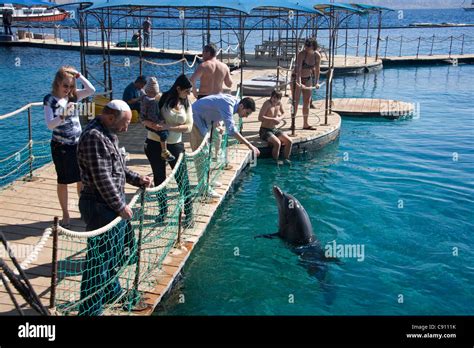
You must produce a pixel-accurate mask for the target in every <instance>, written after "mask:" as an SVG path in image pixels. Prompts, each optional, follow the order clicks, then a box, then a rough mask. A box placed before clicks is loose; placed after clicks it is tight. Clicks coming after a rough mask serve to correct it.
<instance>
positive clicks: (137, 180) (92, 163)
mask: <svg viewBox="0 0 474 348" xmlns="http://www.w3.org/2000/svg"><path fill="white" fill-rule="evenodd" d="M131 118H132V112H131V110H130V107H129V106H128V104H127V103H125V102H124V101H122V100H112V101H111V102H110V103H108V104H107V105H106V106H105V107H104V109H103V111H102V115H100V116H98V117H96V118H95V119H94V120H93V121H91V122H90V123H89V124H88V125H87V127H86V128H85V129H84V131H83V133H82V135H81V137H80V139H79V144H78V147H77V159H78V162H79V169H80V171H81V181H82V183H83V189H82V192H81V197H80V199H79V210H80V212H81V216H82V218H83V219H84V221H85V222H86V230H87V231H91V230H95V229H98V228H101V227H103V226H105V225H107V224H108V223H110V222H111V221H113V220H114V219H115V218H116V217H117V216H120V217H122V219H124V220H128V219H131V218H132V216H133V213H132V209H131V208H130V206H128V205H127V203H126V201H125V182H128V183H129V184H131V185H134V186H150V185H151V178H150V177H148V176H140V175H139V174H138V173H135V172H132V171H131V170H130V169H128V168H127V166H126V165H125V159H124V157H123V155H122V153H121V152H120V150H119V146H118V138H117V133H121V132H126V131H127V129H128V125H129V124H130V120H131ZM135 253H136V245H135V240H134V235H133V230H132V227H131V225H130V223H126V222H125V221H121V222H120V223H119V224H118V225H117V226H115V227H113V228H112V229H110V230H108V231H107V232H105V233H102V234H99V235H98V236H96V237H90V238H89V239H88V240H87V256H86V263H85V265H84V269H83V274H82V282H81V304H80V305H79V315H100V314H102V306H103V305H104V304H105V303H110V302H114V301H116V300H118V299H119V298H120V297H121V295H122V288H121V286H120V283H119V281H118V276H117V270H118V269H119V268H120V267H121V266H123V265H124V263H125V262H128V263H132V262H136V260H135V261H133V260H134V259H136V257H135V258H134V255H135Z"/></svg>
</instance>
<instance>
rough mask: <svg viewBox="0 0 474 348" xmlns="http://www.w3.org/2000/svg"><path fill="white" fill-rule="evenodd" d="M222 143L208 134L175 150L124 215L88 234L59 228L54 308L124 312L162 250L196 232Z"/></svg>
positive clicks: (221, 159) (153, 281)
mask: <svg viewBox="0 0 474 348" xmlns="http://www.w3.org/2000/svg"><path fill="white" fill-rule="evenodd" d="M221 138H222V139H221ZM227 144H228V140H227V135H223V136H222V137H221V136H219V134H218V132H213V137H212V141H210V140H209V137H206V138H205V139H204V141H203V143H202V144H201V146H200V148H198V149H197V150H196V151H195V152H193V153H184V154H182V155H180V157H179V159H178V162H177V163H176V166H175V167H174V169H173V171H172V172H171V174H170V175H169V176H168V177H167V179H166V180H165V181H164V182H163V183H162V184H161V185H160V186H158V187H156V188H150V189H145V190H143V189H140V190H139V191H138V193H137V194H136V195H135V196H134V197H133V199H132V201H131V203H130V205H131V207H132V210H133V212H134V214H133V218H132V219H131V220H129V221H124V220H122V219H120V218H116V219H115V220H114V221H112V222H111V223H110V224H109V225H107V226H104V227H103V228H101V229H99V230H96V231H90V232H72V231H68V230H65V229H63V228H62V227H58V232H59V233H58V242H57V277H56V284H57V285H56V290H55V292H54V297H55V300H54V305H55V308H56V311H58V312H59V314H62V315H113V314H124V313H126V314H127V313H128V314H130V313H131V311H133V310H134V309H135V308H136V307H137V306H138V305H139V302H140V299H143V293H144V292H147V291H148V292H151V291H152V290H153V289H154V288H155V287H156V286H157V282H158V279H159V277H158V274H159V272H160V270H161V269H162V266H163V261H164V260H165V258H166V256H167V255H168V253H169V252H170V251H171V250H172V249H173V248H174V247H176V246H177V244H179V243H180V242H181V241H183V240H184V239H185V238H187V236H192V235H193V233H194V234H195V233H196V229H195V228H196V227H198V225H199V219H198V218H199V216H200V215H202V214H205V212H204V211H203V209H206V208H205V207H206V205H205V204H203V202H207V201H208V200H209V197H208V196H207V194H206V193H207V192H208V188H209V185H212V183H213V182H215V181H216V180H217V179H218V177H219V176H220V174H221V173H222V171H223V170H224V168H225V166H226V162H227V160H228V157H229V155H228V154H229V151H228V149H227ZM216 145H217V146H216Z"/></svg>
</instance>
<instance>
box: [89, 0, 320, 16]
mask: <svg viewBox="0 0 474 348" xmlns="http://www.w3.org/2000/svg"><path fill="white" fill-rule="evenodd" d="M90 2H92V3H93V4H92V6H90V7H88V8H87V10H95V9H100V8H107V7H130V6H135V7H165V8H226V9H231V10H235V11H240V12H244V13H247V14H249V13H250V12H251V11H252V10H254V9H257V8H258V9H265V8H272V9H275V8H284V9H288V10H295V11H301V12H306V13H313V14H322V12H320V11H319V10H317V9H315V8H313V7H312V6H311V5H310V4H307V3H306V2H304V1H301V0H139V1H131V0H98V1H90Z"/></svg>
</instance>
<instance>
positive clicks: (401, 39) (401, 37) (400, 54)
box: [398, 35, 403, 57]
mask: <svg viewBox="0 0 474 348" xmlns="http://www.w3.org/2000/svg"><path fill="white" fill-rule="evenodd" d="M402 45H403V35H402V36H400V53H399V54H398V56H399V57H401V56H402Z"/></svg>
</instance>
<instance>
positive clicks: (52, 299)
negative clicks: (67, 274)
mask: <svg viewBox="0 0 474 348" xmlns="http://www.w3.org/2000/svg"><path fill="white" fill-rule="evenodd" d="M58 225H59V218H58V217H57V216H55V217H54V224H53V256H52V267H51V296H50V298H49V307H50V308H54V304H55V302H56V288H57V286H58Z"/></svg>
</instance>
